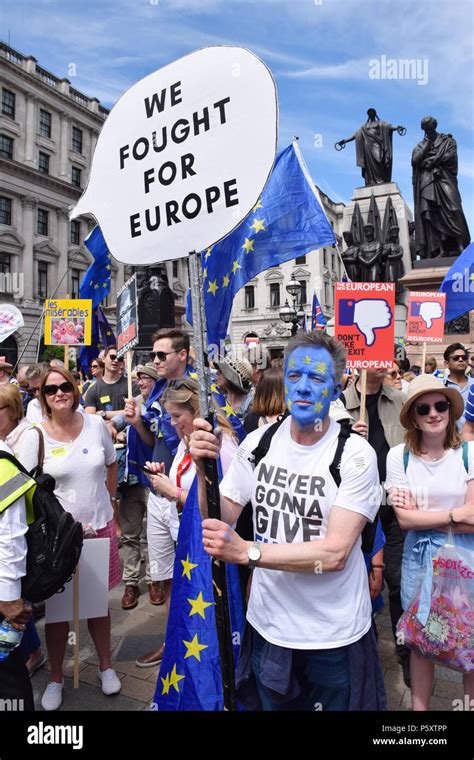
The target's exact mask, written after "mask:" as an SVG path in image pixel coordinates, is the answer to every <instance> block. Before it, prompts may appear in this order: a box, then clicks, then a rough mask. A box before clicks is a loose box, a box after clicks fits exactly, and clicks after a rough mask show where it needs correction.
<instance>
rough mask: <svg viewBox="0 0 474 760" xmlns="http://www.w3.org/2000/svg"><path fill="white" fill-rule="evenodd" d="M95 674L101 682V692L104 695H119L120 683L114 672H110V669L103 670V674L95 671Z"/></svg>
mask: <svg viewBox="0 0 474 760" xmlns="http://www.w3.org/2000/svg"><path fill="white" fill-rule="evenodd" d="M97 674H98V676H99V679H100V680H101V681H102V691H103V692H104V694H106V695H107V696H108V697H109V696H110V695H111V694H118V693H119V691H120V689H121V688H122V683H121V681H120V679H119V678H118V677H117V673H116V672H115V670H112V668H107V670H104V671H103V673H101V672H100V670H97Z"/></svg>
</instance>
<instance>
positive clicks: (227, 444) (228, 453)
mask: <svg viewBox="0 0 474 760" xmlns="http://www.w3.org/2000/svg"><path fill="white" fill-rule="evenodd" d="M236 451H237V441H236V440H235V438H233V437H232V436H231V435H223V436H222V446H221V465H222V472H223V473H226V472H227V470H228V469H229V465H230V463H231V462H232V459H233V458H234V455H235V452H236ZM185 453H186V444H185V442H184V441H183V440H181V441H180V442H179V446H178V448H177V450H176V455H175V458H174V459H173V462H172V464H171V467H170V472H169V479H170V480H171V482H172V483H173V484H174V485H177V481H176V476H177V473H178V466H179V465H180V463H181V462H182V460H183V457H184V455H185ZM195 475H196V467H195V465H194V462H191V465H190V467H188V469H187V470H186V472H183V474H182V475H181V488H183V489H184V490H185V491H189V489H190V488H191V486H192V483H193V480H194V476H195ZM170 531H171V535H172V536H173V541H177V540H178V531H179V517H178V510H177V508H176V502H175V501H172V502H171V508H170Z"/></svg>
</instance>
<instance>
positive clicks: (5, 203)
mask: <svg viewBox="0 0 474 760" xmlns="http://www.w3.org/2000/svg"><path fill="white" fill-rule="evenodd" d="M11 223H12V202H11V199H10V198H4V197H3V196H1V197H0V224H11Z"/></svg>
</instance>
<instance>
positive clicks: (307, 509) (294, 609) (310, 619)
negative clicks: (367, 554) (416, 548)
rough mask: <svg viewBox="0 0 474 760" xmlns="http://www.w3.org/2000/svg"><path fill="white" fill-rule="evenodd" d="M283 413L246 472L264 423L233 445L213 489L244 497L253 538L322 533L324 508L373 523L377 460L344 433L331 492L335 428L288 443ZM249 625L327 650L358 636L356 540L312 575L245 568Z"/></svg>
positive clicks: (365, 623)
mask: <svg viewBox="0 0 474 760" xmlns="http://www.w3.org/2000/svg"><path fill="white" fill-rule="evenodd" d="M290 424H291V418H290V417H288V418H287V419H286V420H285V421H284V422H283V423H282V425H281V426H280V428H279V429H278V430H277V432H276V433H275V435H274V437H273V440H272V443H271V447H270V450H269V452H268V454H267V455H266V457H264V458H263V459H262V461H261V462H260V463H259V465H258V467H257V468H256V469H255V470H254V467H253V465H252V464H251V462H250V461H249V459H248V457H249V454H250V453H251V452H252V451H253V449H255V447H256V446H257V444H258V442H259V440H260V438H261V437H262V435H263V433H264V432H265V430H266V429H267V427H268V426H265V427H262V428H259V429H258V430H255V431H253V432H252V433H250V434H249V435H248V436H247V438H246V439H245V440H244V441H243V443H242V444H241V445H240V446H239V449H238V451H237V454H236V456H235V457H234V460H233V462H232V464H231V465H230V467H229V470H228V472H227V474H226V476H225V477H224V478H223V480H222V482H221V485H220V490H221V493H222V495H223V496H225V497H228V498H229V499H232V500H233V501H235V502H237V503H238V504H242V505H244V504H246V503H247V502H248V501H250V500H251V501H252V506H253V520H254V529H255V535H256V540H257V541H264V542H266V543H281V544H285V543H300V542H304V541H317V540H319V539H321V538H324V537H325V536H326V530H327V524H328V517H329V512H330V511H331V508H332V506H333V505H334V506H337V507H342V508H343V509H348V510H350V511H352V512H357V513H359V514H361V515H364V517H366V518H367V519H368V520H369V521H371V522H372V521H373V520H374V519H375V516H376V514H377V510H378V508H379V505H380V485H379V479H378V471H377V458H376V455H375V452H374V450H373V449H372V447H371V446H370V445H369V444H368V443H367V441H365V440H364V439H363V438H361V437H360V436H357V435H353V436H351V437H350V438H349V439H348V440H347V442H346V445H345V447H344V451H343V454H342V458H341V468H340V473H341V485H340V487H339V489H338V488H337V486H336V484H335V483H334V480H333V478H332V477H331V475H330V472H329V466H330V465H331V463H332V461H333V459H334V455H335V452H336V446H337V439H338V435H339V431H340V426H339V424H338V423H337V422H335V421H334V420H330V424H329V428H328V430H327V432H326V434H325V435H324V437H323V438H322V439H321V440H320V441H318V442H317V443H315V444H314V445H312V446H303V445H301V444H298V443H295V441H293V440H292V438H291V435H290ZM247 619H248V621H249V622H250V624H251V625H252V626H253V627H254V628H255V629H256V630H257V631H258V632H259V633H260V634H261V635H262V636H263V637H264V638H265V639H266V640H267V641H269V642H270V643H272V644H277V645H279V646H283V647H287V648H291V649H333V648H335V647H340V646H346V645H348V644H352V643H353V642H355V641H358V640H359V639H360V638H362V636H363V635H364V634H365V633H367V631H368V630H369V628H370V625H371V604H370V596H369V587H368V583H367V570H366V567H365V562H364V557H363V554H362V551H361V539H359V540H358V541H356V543H355V546H354V547H353V549H352V551H351V553H350V555H349V557H348V559H347V562H346V566H345V568H344V570H341V571H337V572H326V573H321V574H318V575H315V574H314V573H311V572H306V573H297V572H294V573H293V572H287V571H279V570H265V569H262V568H259V567H257V568H256V569H255V570H254V573H253V580H252V591H251V595H250V602H249V606H248V610H247Z"/></svg>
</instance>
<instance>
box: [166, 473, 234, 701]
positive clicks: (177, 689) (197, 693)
mask: <svg viewBox="0 0 474 760" xmlns="http://www.w3.org/2000/svg"><path fill="white" fill-rule="evenodd" d="M197 486H198V483H197V478H194V481H193V484H192V486H191V489H190V491H189V493H188V496H187V498H186V505H185V507H184V510H183V515H182V518H181V524H180V527H179V533H178V543H177V547H176V559H175V563H174V572H173V587H172V592H171V604H170V614H169V618H168V626H167V629H166V639H165V649H164V656H163V660H162V662H161V667H160V672H159V674H158V680H157V684H156V691H155V697H154V700H153V703H152V705H151V707H152V709H153V710H158V711H162V710H166V711H174V710H200V711H203V710H206V711H212V710H214V711H215V710H223V709H224V696H223V690H222V681H221V669H220V659H219V643H218V638H217V631H216V616H215V612H214V591H213V583H212V567H211V559H210V557H209V556H208V555H207V554H206V552H205V551H204V547H203V544H202V526H201V523H202V517H201V513H200V510H199V504H198V498H197V497H198V487H197ZM226 571H227V590H228V597H229V611H230V618H231V625H232V632H233V633H232V641H233V645H234V658H235V662H236V661H237V657H238V653H239V647H240V637H241V633H242V629H243V624H244V611H243V603H242V593H241V590H240V583H239V575H238V568H237V566H236V565H226Z"/></svg>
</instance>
